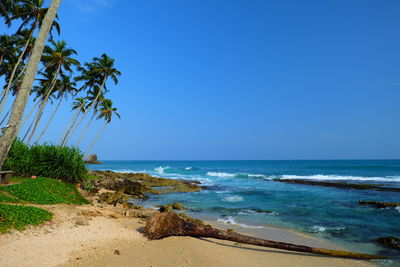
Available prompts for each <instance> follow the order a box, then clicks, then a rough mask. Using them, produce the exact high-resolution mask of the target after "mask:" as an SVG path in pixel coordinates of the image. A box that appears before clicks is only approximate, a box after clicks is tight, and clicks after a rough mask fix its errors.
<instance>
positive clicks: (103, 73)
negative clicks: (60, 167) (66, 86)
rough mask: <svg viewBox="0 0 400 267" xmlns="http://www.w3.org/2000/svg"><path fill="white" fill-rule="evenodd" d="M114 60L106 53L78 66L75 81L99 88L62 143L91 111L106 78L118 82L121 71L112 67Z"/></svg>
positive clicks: (66, 141)
mask: <svg viewBox="0 0 400 267" xmlns="http://www.w3.org/2000/svg"><path fill="white" fill-rule="evenodd" d="M114 62H115V60H114V59H113V58H111V57H109V56H108V55H107V54H102V55H101V57H100V58H98V57H94V58H93V62H91V63H86V64H85V67H86V68H80V71H81V72H82V75H80V76H78V77H77V81H85V84H84V85H83V88H91V89H93V88H95V87H96V86H99V89H98V92H97V95H96V97H95V98H94V99H93V101H92V103H91V104H90V105H89V106H88V107H87V108H86V111H85V112H84V113H83V115H82V117H81V118H80V120H79V121H78V123H77V124H76V125H75V127H74V128H73V129H72V130H71V131H70V133H69V136H68V137H67V139H66V140H65V142H64V145H65V144H67V143H68V141H69V139H70V138H71V136H72V134H73V133H74V132H75V130H76V129H77V128H78V127H79V125H80V124H81V122H82V121H83V120H84V119H85V117H86V116H87V114H88V113H89V112H90V111H91V109H92V108H93V107H94V106H95V105H96V103H97V101H98V100H99V98H100V96H101V94H102V93H103V90H104V91H105V92H106V91H107V85H106V82H107V80H108V78H111V79H112V80H113V82H114V84H117V83H118V77H119V76H120V75H121V72H120V71H118V70H117V69H116V68H115V67H114ZM89 91H90V90H89Z"/></svg>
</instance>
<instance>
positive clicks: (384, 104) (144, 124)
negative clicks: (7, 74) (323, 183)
mask: <svg viewBox="0 0 400 267" xmlns="http://www.w3.org/2000/svg"><path fill="white" fill-rule="evenodd" d="M59 16H60V23H61V28H62V34H61V38H62V39H65V40H66V41H67V42H68V43H69V45H70V46H72V47H73V48H75V49H76V50H77V51H78V52H79V59H80V60H81V61H87V60H90V59H91V58H92V57H93V56H99V55H100V54H101V53H103V52H106V53H108V54H109V55H110V56H112V57H114V58H115V59H116V66H117V68H118V69H119V70H120V71H121V72H122V74H123V75H122V76H121V78H120V83H119V84H118V85H117V86H111V87H110V89H111V92H110V93H109V94H108V96H109V97H110V98H112V99H113V101H114V104H115V106H116V107H118V109H119V112H120V114H121V116H122V120H120V121H118V120H117V119H114V120H113V122H112V123H111V124H110V125H109V127H108V128H106V130H105V132H104V135H103V136H102V137H101V138H100V140H99V141H98V143H97V144H96V145H95V147H94V149H93V152H95V153H97V154H98V155H99V157H100V159H144V160H145V159H166V160H167V159H384V158H391V159H393V158H400V138H399V137H400V32H399V29H400V1H397V0H385V1H377V0H374V1H372V0H359V1H356V0H352V1H348V0H343V1H340V0H330V1H329V0H327V1H320V0H315V1H298V0H293V1H286V0H280V1H267V0H252V1H246V0H241V1H239V0H197V1H194V0H146V1H138V0H68V1H67V0H65V1H63V2H62V5H61V8H60V12H59ZM63 112H64V114H62V115H61V114H59V116H58V117H57V119H56V120H57V122H54V123H53V125H52V126H51V127H50V130H49V133H48V134H47V135H46V138H47V139H49V140H56V139H57V138H59V136H60V135H61V133H62V131H63V130H64V128H65V126H66V124H67V121H68V120H69V118H70V116H71V113H70V108H69V106H64V107H63ZM101 125H102V123H101V122H100V121H99V122H97V123H96V124H94V125H93V127H92V130H91V131H90V132H89V133H88V135H87V137H86V140H85V142H84V146H83V148H85V146H87V144H88V143H89V142H90V141H91V139H92V138H93V137H94V135H95V133H96V132H97V131H98V130H99V129H100V127H101Z"/></svg>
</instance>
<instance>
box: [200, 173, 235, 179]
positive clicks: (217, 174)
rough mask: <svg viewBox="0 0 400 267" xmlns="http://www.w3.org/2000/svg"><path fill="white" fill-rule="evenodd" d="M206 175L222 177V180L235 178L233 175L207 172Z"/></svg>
mask: <svg viewBox="0 0 400 267" xmlns="http://www.w3.org/2000/svg"><path fill="white" fill-rule="evenodd" d="M207 175H208V176H215V177H223V178H229V177H235V174H233V173H226V172H207Z"/></svg>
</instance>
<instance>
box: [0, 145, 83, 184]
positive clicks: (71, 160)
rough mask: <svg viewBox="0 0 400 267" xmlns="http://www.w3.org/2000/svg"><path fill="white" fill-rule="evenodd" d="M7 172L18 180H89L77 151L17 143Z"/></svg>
mask: <svg viewBox="0 0 400 267" xmlns="http://www.w3.org/2000/svg"><path fill="white" fill-rule="evenodd" d="M3 169H9V170H13V171H14V174H15V175H16V176H22V177H31V176H32V175H34V176H42V177H51V178H54V179H60V180H63V181H65V182H69V183H77V182H82V181H84V180H85V178H86V176H87V169H86V166H85V164H84V162H83V155H82V153H81V152H80V151H79V149H77V148H73V147H60V146H56V145H49V144H43V145H33V146H28V145H26V144H24V143H23V142H22V141H20V140H18V139H17V140H15V141H14V143H13V146H12V147H11V149H10V152H9V154H8V157H7V159H6V161H5V163H4V166H3Z"/></svg>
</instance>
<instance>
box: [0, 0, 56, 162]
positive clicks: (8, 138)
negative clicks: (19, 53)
mask: <svg viewBox="0 0 400 267" xmlns="http://www.w3.org/2000/svg"><path fill="white" fill-rule="evenodd" d="M61 1H62V0H52V1H51V4H50V7H49V9H48V11H47V13H46V15H45V17H44V19H43V22H42V26H41V27H40V30H39V34H38V36H37V38H36V41H35V45H34V47H33V51H32V55H31V58H30V60H29V62H28V67H27V69H26V73H25V75H24V78H23V80H22V85H21V88H20V89H19V92H18V94H17V97H16V99H15V100H14V107H13V110H12V112H11V116H10V120H9V121H8V124H9V125H10V126H11V127H9V128H7V129H6V130H5V131H4V132H3V135H2V136H1V137H0V169H1V167H3V164H4V161H5V159H6V157H7V154H8V151H9V150H10V148H11V145H12V143H13V142H14V139H15V138H16V137H17V132H18V127H19V124H20V123H21V119H22V116H23V115H24V111H25V107H26V103H27V102H28V98H29V95H30V92H31V88H32V84H33V81H34V79H35V76H36V72H37V70H38V66H39V62H40V58H41V56H42V53H43V49H44V45H45V44H46V40H47V36H48V34H49V31H50V28H51V25H52V24H53V21H54V18H55V16H56V14H57V10H58V7H59V6H60V3H61Z"/></svg>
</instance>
